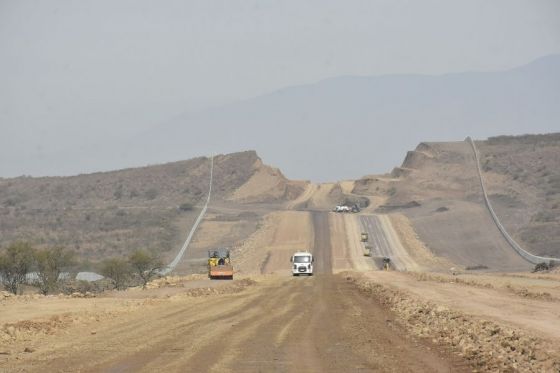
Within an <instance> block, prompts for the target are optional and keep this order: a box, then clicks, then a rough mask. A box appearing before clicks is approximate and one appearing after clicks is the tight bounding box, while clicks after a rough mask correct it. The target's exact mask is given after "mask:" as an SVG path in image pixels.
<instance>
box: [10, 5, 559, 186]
mask: <svg viewBox="0 0 560 373" xmlns="http://www.w3.org/2000/svg"><path fill="white" fill-rule="evenodd" d="M555 53H560V1H557V0H550V1H538V0H526V1H518V0H495V1H488V0H465V1H449V0H439V1H435V0H425V1H416V0H414V1H402V0H386V1H325V0H315V1H301V0H299V1H231V0H227V1H225V0H224V1H209V0H201V1H184V0H181V1H155V0H154V1H147V0H130V1H123V0H106V1H104V0H91V1H69V0H68V1H60V0H49V1H25V0H12V1H10V0H0V130H1V132H0V162H2V161H8V160H9V161H10V162H13V161H14V160H17V159H16V158H14V152H15V151H17V152H18V157H21V158H33V157H36V156H40V155H41V154H43V153H45V152H51V151H58V150H61V149H65V148H66V147H69V146H76V145H78V146H79V145H81V144H92V143H95V142H97V141H102V140H101V139H103V138H108V137H114V136H121V135H127V134H130V133H134V132H137V131H140V130H143V129H146V128H149V127H153V126H157V125H158V124H160V123H163V122H165V121H167V120H169V119H171V118H173V117H175V116H177V115H179V114H181V113H183V112H185V111H192V110H197V109H200V108H204V107H208V106H213V105H219V104H221V103H225V102H229V101H233V100H238V99H243V98H249V97H252V96H256V95H259V94H261V93H264V92H269V91H273V90H276V89H278V88H281V87H284V86H290V85H297V84H304V83H309V82H315V81H318V80H321V79H324V78H328V77H334V76H340V75H382V74H391V73H427V74H443V73H448V72H459V71H470V70H503V69H508V68H511V67H515V66H518V65H523V64H525V63H527V62H529V61H531V60H533V59H535V58H537V57H540V56H543V55H548V54H555ZM418 140H419V141H421V140H423V139H418ZM0 176H2V175H0Z"/></svg>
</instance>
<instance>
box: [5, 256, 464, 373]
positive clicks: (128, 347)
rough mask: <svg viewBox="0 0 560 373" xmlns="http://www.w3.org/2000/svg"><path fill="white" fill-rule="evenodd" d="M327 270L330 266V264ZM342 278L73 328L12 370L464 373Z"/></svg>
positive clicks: (299, 281) (174, 305) (277, 284)
mask: <svg viewBox="0 0 560 373" xmlns="http://www.w3.org/2000/svg"><path fill="white" fill-rule="evenodd" d="M320 263H324V262H323V261H320ZM391 320H392V316H391V315H390V314H389V313H388V312H387V310H385V309H384V308H382V307H381V306H380V305H379V304H378V303H376V301H375V300H374V299H373V298H369V297H364V295H363V294H361V293H360V292H359V290H358V289H357V288H356V287H355V286H354V285H353V284H351V283H349V282H347V281H346V280H345V279H344V278H343V277H342V276H340V275H338V276H335V275H331V274H318V275H316V276H314V277H298V278H291V277H276V276H275V277H273V278H268V279H266V280H264V281H261V282H259V284H257V285H255V286H253V287H250V288H249V289H247V290H245V291H244V292H242V293H237V294H229V295H225V296H221V297H218V296H211V297H206V298H180V299H175V300H172V301H169V302H164V303H162V304H161V305H156V306H152V307H146V309H144V310H141V311H137V312H134V313H132V314H131V315H129V316H127V317H120V318H116V319H114V320H109V321H108V322H105V323H102V324H101V325H100V326H99V327H98V328H97V329H96V330H95V333H94V334H93V333H92V332H91V331H90V330H85V329H84V328H83V327H79V326H78V327H72V328H70V329H68V330H66V332H65V333H63V334H59V335H55V336H51V340H50V343H48V344H45V345H43V346H41V347H37V350H36V351H35V352H34V353H33V354H27V355H25V356H24V357H23V359H21V360H13V359H10V360H9V361H8V362H7V364H5V365H4V366H5V367H6V368H7V369H8V370H9V371H37V372H38V371H47V370H48V371H62V372H65V371H66V372H69V371H72V372H76V371H91V372H94V371H106V372H130V371H146V372H148V371H156V370H157V371H181V372H185V371H191V372H203V371H220V372H224V371H226V372H227V371H243V372H245V371H248V372H258V371H287V372H294V371H298V372H301V371H305V372H326V371H336V372H342V371H344V372H350V371H394V372H396V371H399V372H403V371H410V372H412V371H414V372H419V371H426V372H428V371H429V372H438V371H439V372H442V371H461V370H462V369H463V368H464V365H463V363H462V362H461V361H459V360H457V358H454V357H450V356H449V355H446V354H444V353H441V352H438V351H437V349H435V348H434V347H433V346H432V347H430V346H427V345H424V344H421V343H419V342H417V341H415V340H413V339H411V338H410V337H406V336H405V335H404V334H403V333H402V332H401V331H400V330H399V329H398V328H397V327H394V326H393V324H392V322H391Z"/></svg>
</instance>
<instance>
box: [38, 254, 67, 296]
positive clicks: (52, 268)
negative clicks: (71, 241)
mask: <svg viewBox="0 0 560 373" xmlns="http://www.w3.org/2000/svg"><path fill="white" fill-rule="evenodd" d="M34 257H35V263H36V264H37V277H38V281H37V285H38V286H39V290H40V291H41V293H43V294H48V293H49V292H52V291H53V290H55V289H56V288H57V286H58V284H59V282H60V281H61V280H62V279H61V278H60V275H61V273H62V271H63V270H65V269H66V270H67V269H68V268H69V267H70V266H71V265H72V264H74V254H73V253H72V252H71V251H68V250H65V249H63V248H62V247H55V248H50V249H44V250H36V251H35V253H34Z"/></svg>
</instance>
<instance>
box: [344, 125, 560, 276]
mask: <svg viewBox="0 0 560 373" xmlns="http://www.w3.org/2000/svg"><path fill="white" fill-rule="evenodd" d="M476 144H477V147H478V148H479V152H480V155H481V162H482V167H483V178H484V180H485V184H486V185H487V188H488V191H489V198H490V200H491V202H492V204H493V206H494V208H495V210H496V213H497V215H498V216H499V218H500V219H501V222H502V223H503V224H504V226H505V227H506V229H507V230H508V232H509V233H510V234H511V235H512V236H513V237H514V238H515V239H516V240H517V241H518V242H519V243H520V244H521V245H522V246H523V247H524V248H525V249H527V250H528V251H530V252H531V253H533V254H536V255H542V256H555V257H558V256H560V242H559V241H558V237H560V231H559V229H560V228H559V224H558V222H559V221H560V219H559V216H560V214H559V209H558V206H559V202H560V200H559V194H560V185H558V180H559V179H560V158H559V157H560V135H559V134H547V135H525V136H507V137H505V136H502V137H494V138H489V139H488V140H486V141H477V142H476ZM354 193H358V194H369V195H378V196H381V197H382V199H381V202H379V204H378V205H377V206H376V209H377V211H378V212H393V213H394V212H400V213H403V214H405V215H406V216H408V217H409V218H410V219H411V221H412V223H413V226H414V228H415V230H416V231H417V233H418V234H419V236H420V238H421V239H422V241H424V242H425V243H426V244H427V245H428V246H429V248H430V249H431V250H432V251H434V253H436V254H437V255H439V256H443V257H447V258H449V259H451V260H452V261H453V262H455V263H457V264H460V265H464V266H477V265H485V266H488V267H490V268H494V269H498V268H499V269H502V270H518V269H521V268H523V267H526V266H527V264H526V263H524V261H523V260H521V259H520V257H518V256H517V255H515V253H513V252H512V250H511V249H510V248H509V246H508V244H507V243H506V242H505V241H504V240H503V238H502V237H501V235H500V233H499V232H498V230H497V229H496V227H495V225H494V224H493V222H492V220H491V219H490V215H489V214H488V212H487V211H486V209H485V206H484V203H483V199H482V193H481V189H480V185H479V183H478V176H477V172H476V163H475V160H474V155H473V151H472V149H471V147H470V145H469V144H468V143H467V142H466V141H461V142H440V143H421V144H420V145H418V146H417V147H416V149H415V150H413V151H409V152H408V153H407V155H406V157H405V160H404V162H403V164H402V165H401V167H397V168H395V169H394V170H393V172H392V173H391V174H388V175H381V176H376V175H372V176H368V177H364V178H362V179H361V180H358V181H357V182H356V184H355V188H354Z"/></svg>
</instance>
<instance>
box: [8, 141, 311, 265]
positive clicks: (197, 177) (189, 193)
mask: <svg viewBox="0 0 560 373" xmlns="http://www.w3.org/2000/svg"><path fill="white" fill-rule="evenodd" d="M262 175H267V177H265V178H263V177H262ZM209 178H210V159H209V158H206V157H199V158H194V159H191V160H187V161H180V162H174V163H168V164H162V165H154V166H147V167H141V168H131V169H125V170H120V171H112V172H101V173H93V174H84V175H78V176H71V177H41V178H32V177H18V178H11V179H0V216H1V219H0V246H5V245H7V244H9V243H10V242H13V241H15V240H27V241H30V242H32V243H33V244H34V245H36V246H38V247H41V246H52V245H62V246H66V247H69V248H71V249H73V250H75V251H76V252H77V253H79V254H80V256H81V257H83V258H87V259H90V260H92V261H96V260H98V259H100V258H103V257H106V256H111V255H122V254H127V253H128V252H130V251H131V250H133V249H135V248H150V249H155V250H157V251H160V252H162V253H163V254H164V255H166V254H167V253H168V252H169V251H172V253H171V254H174V253H175V251H176V249H177V248H178V247H180V246H181V244H182V241H183V240H184V236H185V234H186V232H187V231H188V229H190V226H191V225H192V223H193V221H194V219H195V218H196V216H197V215H198V212H199V206H200V205H201V204H202V201H203V200H204V199H205V198H206V195H207V192H208V182H209ZM255 179H258V180H261V179H262V180H266V181H267V184H265V185H263V186H261V187H260V189H259V190H254V187H253V184H254V183H255ZM300 188H302V187H301V186H300V185H299V184H298V183H292V182H289V181H288V180H287V179H286V178H285V177H284V176H283V175H282V174H281V172H280V171H278V170H276V169H273V168H271V167H269V166H266V165H264V164H263V163H262V161H261V160H260V158H259V157H258V156H257V154H256V152H254V151H247V152H241V153H235V154H229V155H219V156H216V157H215V158H214V182H213V199H212V201H213V203H218V204H219V203H220V201H222V202H223V201H227V203H229V204H238V205H239V204H242V203H248V202H251V201H254V200H258V201H260V202H266V203H275V202H282V201H284V200H287V199H289V198H291V196H292V195H294V194H295V195H297V194H299V192H300V191H301V189H300ZM248 190H252V191H253V193H252V194H251V195H250V196H248V195H245V194H247V191H248Z"/></svg>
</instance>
